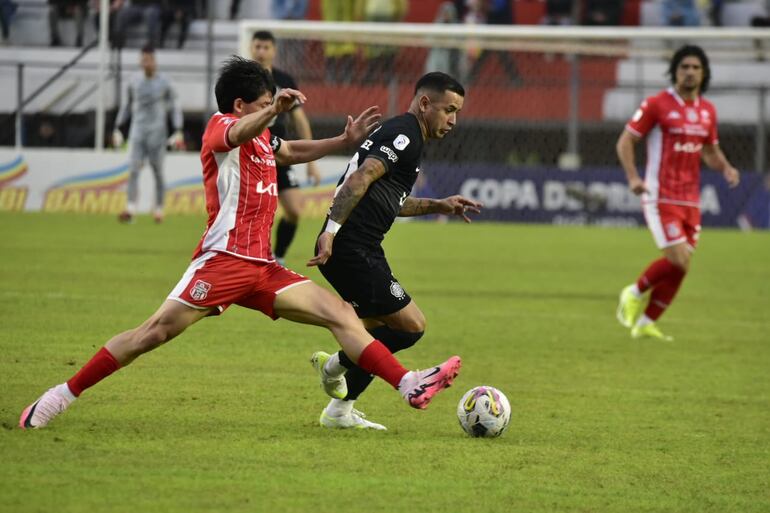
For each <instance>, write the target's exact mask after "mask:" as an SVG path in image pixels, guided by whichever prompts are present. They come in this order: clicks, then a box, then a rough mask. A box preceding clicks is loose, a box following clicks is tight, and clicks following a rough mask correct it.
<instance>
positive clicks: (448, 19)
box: [425, 2, 459, 77]
mask: <svg viewBox="0 0 770 513" xmlns="http://www.w3.org/2000/svg"><path fill="white" fill-rule="evenodd" d="M458 21H459V19H458V17H457V8H456V7H455V4H454V3H452V2H444V3H442V4H441V5H440V6H439V8H438V13H437V14H436V19H435V20H433V23H457V22H458ZM458 60H459V52H458V50H457V49H456V48H442V47H433V48H431V49H430V52H429V53H428V59H427V60H426V61H425V73H430V72H431V71H441V72H443V73H446V74H447V75H451V76H453V77H456V76H458V72H457V71H458V70H457V62H458Z"/></svg>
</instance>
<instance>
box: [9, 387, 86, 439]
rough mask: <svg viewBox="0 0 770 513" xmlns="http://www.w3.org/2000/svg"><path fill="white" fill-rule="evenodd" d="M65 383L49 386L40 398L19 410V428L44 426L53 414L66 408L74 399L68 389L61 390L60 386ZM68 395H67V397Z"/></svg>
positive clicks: (55, 414)
mask: <svg viewBox="0 0 770 513" xmlns="http://www.w3.org/2000/svg"><path fill="white" fill-rule="evenodd" d="M66 386H67V385H66V384H61V385H56V386H55V387H53V388H49V389H48V390H47V391H46V393H44V394H43V395H41V396H40V399H38V400H37V401H35V402H34V403H32V404H30V405H29V406H27V407H26V408H25V409H24V411H23V412H21V418H19V427H20V428H21V429H38V428H41V427H45V426H46V425H48V423H49V422H51V419H53V418H54V417H55V416H57V415H58V414H60V413H61V412H63V411H64V410H66V409H67V407H68V406H69V405H70V404H72V401H73V400H74V399H71V397H72V394H71V393H69V390H66V391H63V390H62V389H61V387H66ZM68 396H69V397H68Z"/></svg>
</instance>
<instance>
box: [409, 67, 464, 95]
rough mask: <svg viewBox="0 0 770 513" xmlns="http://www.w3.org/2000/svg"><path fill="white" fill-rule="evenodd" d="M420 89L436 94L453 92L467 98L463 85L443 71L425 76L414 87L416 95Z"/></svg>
mask: <svg viewBox="0 0 770 513" xmlns="http://www.w3.org/2000/svg"><path fill="white" fill-rule="evenodd" d="M420 89H423V90H428V91H432V92H434V93H444V92H445V91H452V92H453V93H457V94H459V95H460V96H462V97H465V89H464V88H463V86H462V84H460V82H458V81H457V80H455V79H454V78H452V77H451V76H449V75H447V74H446V73H442V72H441V71H431V72H430V73H426V74H425V75H423V76H422V77H421V78H420V80H418V81H417V84H416V85H415V86H414V94H417V92H418V91H419V90H420Z"/></svg>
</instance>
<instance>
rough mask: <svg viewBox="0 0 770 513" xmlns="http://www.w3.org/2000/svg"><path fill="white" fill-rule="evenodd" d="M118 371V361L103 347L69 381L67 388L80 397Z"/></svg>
mask: <svg viewBox="0 0 770 513" xmlns="http://www.w3.org/2000/svg"><path fill="white" fill-rule="evenodd" d="M118 369H120V364H119V363H118V361H117V360H116V359H115V357H114V356H112V353H110V352H109V351H108V350H107V348H106V347H103V348H101V349H99V351H98V352H97V353H96V354H95V355H94V356H93V357H92V358H91V359H90V360H88V363H86V364H85V365H83V367H82V368H81V369H80V370H79V371H78V372H77V374H75V375H74V376H72V377H71V378H70V380H69V381H67V386H68V387H69V389H70V390H71V391H72V393H73V394H74V395H75V397H78V396H80V394H82V393H83V390H85V389H87V388H90V387H92V386H94V385H95V384H97V383H99V382H100V381H101V380H103V379H104V378H106V377H107V376H109V375H110V374H112V373H113V372H115V371H116V370H118Z"/></svg>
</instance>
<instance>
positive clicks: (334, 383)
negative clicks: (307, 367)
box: [310, 351, 348, 399]
mask: <svg viewBox="0 0 770 513" xmlns="http://www.w3.org/2000/svg"><path fill="white" fill-rule="evenodd" d="M329 358H331V355H330V354H329V353H325V352H323V351H316V352H315V353H313V356H311V357H310V363H311V364H312V365H313V368H314V369H315V370H316V372H317V373H318V377H319V378H320V379H321V387H323V389H324V392H326V395H328V396H329V397H332V398H334V399H345V396H347V395H348V382H347V381H346V380H345V375H344V374H340V375H339V376H332V375H330V374H329V373H328V372H326V362H328V361H329Z"/></svg>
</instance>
